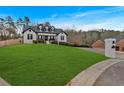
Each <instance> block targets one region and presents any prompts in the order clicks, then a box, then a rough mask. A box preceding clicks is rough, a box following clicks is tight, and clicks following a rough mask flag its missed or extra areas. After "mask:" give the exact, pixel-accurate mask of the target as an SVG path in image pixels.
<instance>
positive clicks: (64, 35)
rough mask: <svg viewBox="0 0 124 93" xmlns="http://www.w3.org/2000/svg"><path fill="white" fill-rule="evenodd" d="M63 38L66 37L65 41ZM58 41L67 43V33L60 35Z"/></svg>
mask: <svg viewBox="0 0 124 93" xmlns="http://www.w3.org/2000/svg"><path fill="white" fill-rule="evenodd" d="M61 36H63V37H64V40H61ZM57 41H59V42H67V35H66V34H65V33H59V34H58V37H57Z"/></svg>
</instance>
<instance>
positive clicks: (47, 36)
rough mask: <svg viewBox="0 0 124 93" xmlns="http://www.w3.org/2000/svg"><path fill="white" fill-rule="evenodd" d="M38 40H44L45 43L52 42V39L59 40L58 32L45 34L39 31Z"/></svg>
mask: <svg viewBox="0 0 124 93" xmlns="http://www.w3.org/2000/svg"><path fill="white" fill-rule="evenodd" d="M37 40H43V41H44V42H45V43H48V44H49V43H51V42H52V41H57V36H56V34H44V33H38V35H37Z"/></svg>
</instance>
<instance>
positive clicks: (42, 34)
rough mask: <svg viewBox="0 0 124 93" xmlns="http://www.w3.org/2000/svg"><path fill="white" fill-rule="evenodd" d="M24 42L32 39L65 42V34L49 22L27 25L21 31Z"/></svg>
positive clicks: (31, 41)
mask: <svg viewBox="0 0 124 93" xmlns="http://www.w3.org/2000/svg"><path fill="white" fill-rule="evenodd" d="M22 35H23V42H24V43H33V41H34V40H43V41H44V42H46V43H48V44H49V43H51V42H53V41H57V42H58V43H59V42H67V34H66V32H64V31H63V30H62V29H57V28H55V27H54V26H51V25H50V24H38V25H37V26H28V27H25V28H24V31H23V32H22Z"/></svg>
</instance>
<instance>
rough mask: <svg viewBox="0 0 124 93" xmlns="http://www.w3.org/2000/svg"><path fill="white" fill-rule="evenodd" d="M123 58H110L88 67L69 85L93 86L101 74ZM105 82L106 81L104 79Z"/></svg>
mask: <svg viewBox="0 0 124 93" xmlns="http://www.w3.org/2000/svg"><path fill="white" fill-rule="evenodd" d="M121 61H123V60H120V59H108V60H105V61H102V62H99V63H97V64H94V65H93V66H91V67H89V68H87V69H86V70H84V71H82V72H81V73H79V74H78V75H77V76H76V77H74V78H73V79H72V80H71V81H70V82H68V84H67V86H92V85H94V83H95V82H96V80H97V79H98V78H99V76H100V75H101V74H102V73H103V72H104V71H105V70H106V69H107V68H109V67H111V66H112V65H114V64H116V63H119V62H121ZM103 82H104V81H103Z"/></svg>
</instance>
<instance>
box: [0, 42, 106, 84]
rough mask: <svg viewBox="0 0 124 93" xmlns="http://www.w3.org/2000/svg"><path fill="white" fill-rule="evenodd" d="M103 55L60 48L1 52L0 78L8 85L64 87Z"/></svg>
mask: <svg viewBox="0 0 124 93" xmlns="http://www.w3.org/2000/svg"><path fill="white" fill-rule="evenodd" d="M105 59H107V58H106V57H105V56H103V55H99V54H96V53H92V52H89V51H85V50H81V49H78V48H74V47H67V46H61V45H41V44H36V45H35V44H31V45H15V46H9V47H4V48H0V76H1V77H2V78H3V79H5V80H6V81H7V82H9V83H10V84H11V85H49V86H51V85H65V84H66V83H68V82H69V81H70V80H71V79H72V78H73V77H74V76H76V75H77V74H78V73H80V72H81V71H82V70H84V69H86V68H88V67H89V66H91V65H93V64H95V63H97V62H99V61H102V60H105Z"/></svg>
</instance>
